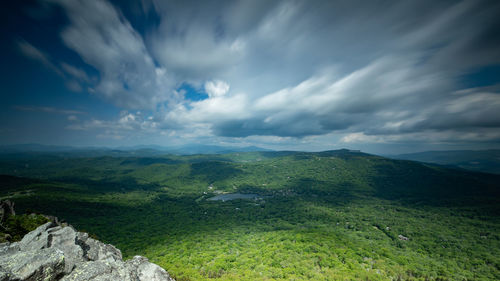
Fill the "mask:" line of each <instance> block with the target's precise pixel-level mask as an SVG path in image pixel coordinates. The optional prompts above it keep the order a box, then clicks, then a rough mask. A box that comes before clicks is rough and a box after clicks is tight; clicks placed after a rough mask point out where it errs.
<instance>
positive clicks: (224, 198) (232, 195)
mask: <svg viewBox="0 0 500 281" xmlns="http://www.w3.org/2000/svg"><path fill="white" fill-rule="evenodd" d="M262 198H264V197H263V196H260V195H259V194H251V193H246V194H244V193H227V194H219V195H217V196H214V197H211V198H208V199H207V200H211V201H228V200H234V199H262Z"/></svg>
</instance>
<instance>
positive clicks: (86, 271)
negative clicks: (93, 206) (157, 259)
mask: <svg viewBox="0 0 500 281" xmlns="http://www.w3.org/2000/svg"><path fill="white" fill-rule="evenodd" d="M10 280H12V281H14V280H15V281H32V280H33V281H34V280H47V281H52V280H64V281H69V280H72V281H84V280H95V281H101V280H102V281H104V280H123V281H173V280H174V279H172V278H171V277H170V275H169V274H168V273H167V271H165V270H164V269H163V268H161V267H159V266H158V265H156V264H153V263H150V262H149V261H148V259H147V258H145V257H141V256H136V257H134V258H133V259H131V260H129V261H126V262H125V261H123V260H122V254H121V252H120V250H118V249H117V248H115V247H114V246H113V245H109V244H105V243H102V242H100V241H98V240H95V239H92V238H90V237H89V236H88V234H87V233H82V232H77V231H75V230H74V229H73V228H72V227H71V226H61V225H58V224H57V223H55V222H48V223H46V224H44V225H41V226H39V227H38V228H37V229H35V230H33V231H32V232H30V233H28V234H26V235H25V236H24V238H23V239H22V240H21V241H19V242H15V243H3V244H0V281H10Z"/></svg>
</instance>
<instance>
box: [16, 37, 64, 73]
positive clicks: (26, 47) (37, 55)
mask: <svg viewBox="0 0 500 281" xmlns="http://www.w3.org/2000/svg"><path fill="white" fill-rule="evenodd" d="M17 47H18V49H19V50H20V51H21V53H22V54H23V55H25V56H26V57H28V58H30V59H33V60H36V61H38V62H41V63H42V64H43V65H45V67H47V68H48V69H50V70H52V71H54V72H55V73H57V74H58V75H60V76H63V73H62V72H61V70H59V68H58V67H57V66H55V64H53V63H52V61H51V59H50V57H49V56H48V55H47V54H46V53H45V52H43V51H41V50H39V49H38V48H36V47H35V46H33V45H32V44H30V43H28V42H27V41H26V40H24V39H19V40H18V41H17Z"/></svg>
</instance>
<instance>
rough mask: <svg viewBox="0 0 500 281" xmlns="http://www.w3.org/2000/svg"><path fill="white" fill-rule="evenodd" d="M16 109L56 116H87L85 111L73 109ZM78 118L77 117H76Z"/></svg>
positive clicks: (43, 107) (21, 107)
mask: <svg viewBox="0 0 500 281" xmlns="http://www.w3.org/2000/svg"><path fill="white" fill-rule="evenodd" d="M14 109H16V110H20V111H34V112H46V113H54V114H67V115H81V114H86V112H84V111H79V110H72V109H61V108H55V107H49V106H21V105H19V106H14ZM75 117H76V116H75Z"/></svg>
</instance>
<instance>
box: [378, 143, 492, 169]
mask: <svg viewBox="0 0 500 281" xmlns="http://www.w3.org/2000/svg"><path fill="white" fill-rule="evenodd" d="M386 157H390V158H394V159H404V160H413V161H419V162H427V163H434V164H439V165H446V166H454V167H459V168H462V169H467V170H472V171H479V172H487V173H494V174H500V150H494V149H491V150H452V151H425V152H418V153H408V154H399V155H386Z"/></svg>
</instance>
